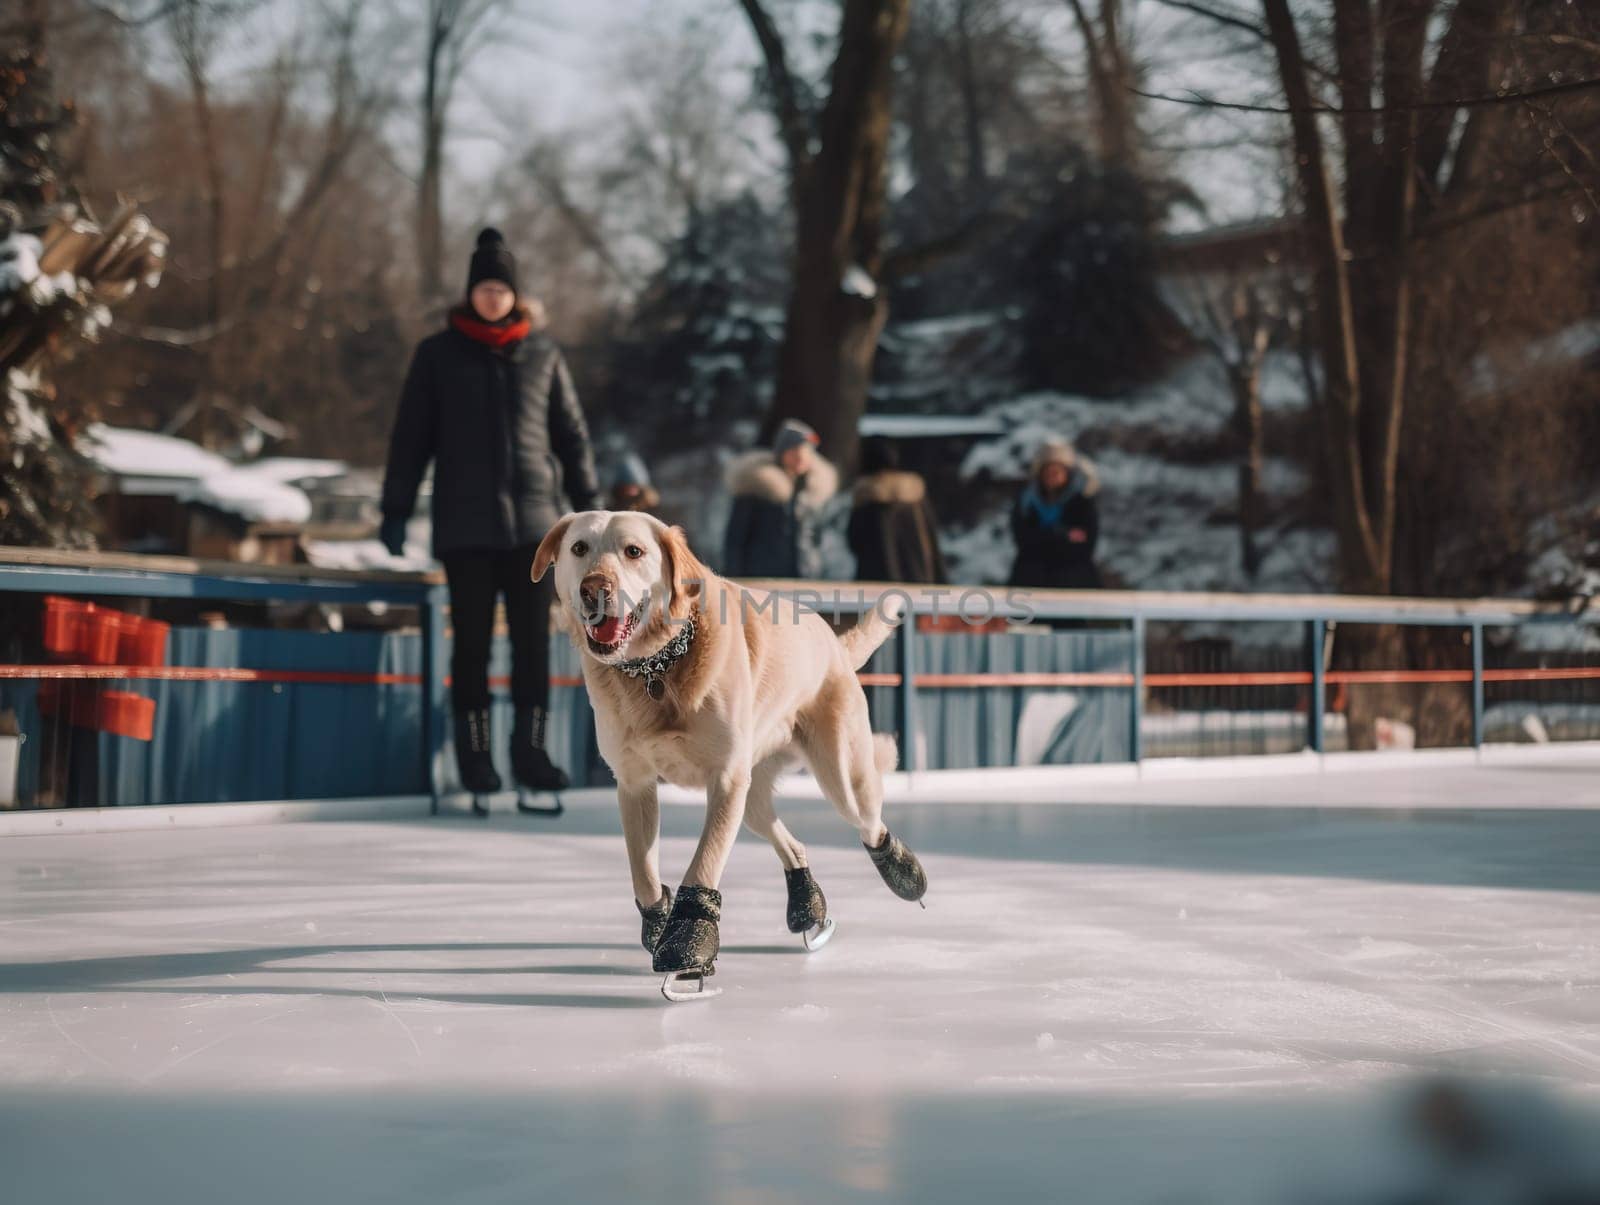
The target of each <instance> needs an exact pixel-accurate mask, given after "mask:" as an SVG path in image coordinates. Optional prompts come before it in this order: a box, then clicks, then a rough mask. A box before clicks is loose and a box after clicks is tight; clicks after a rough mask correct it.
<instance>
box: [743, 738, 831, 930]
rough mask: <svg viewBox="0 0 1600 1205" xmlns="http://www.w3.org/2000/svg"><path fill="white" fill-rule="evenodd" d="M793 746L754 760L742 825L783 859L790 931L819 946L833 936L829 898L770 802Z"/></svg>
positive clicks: (790, 761) (802, 849)
mask: <svg viewBox="0 0 1600 1205" xmlns="http://www.w3.org/2000/svg"><path fill="white" fill-rule="evenodd" d="M795 757H796V750H794V749H793V748H784V749H780V750H779V751H778V752H776V753H773V754H770V755H768V756H767V757H765V758H763V759H762V760H761V761H760V762H758V763H756V767H755V769H754V770H753V771H752V772H751V775H750V795H749V797H748V798H747V799H746V801H745V810H744V825H745V827H746V828H748V829H749V830H750V831H751V832H753V833H755V834H756V835H757V836H758V837H765V838H766V839H767V840H768V841H769V842H771V844H772V848H773V849H775V850H776V851H777V853H778V861H779V862H781V863H783V879H784V886H785V888H786V889H787V891H788V894H789V903H788V907H787V909H786V910H785V913H784V923H785V924H786V925H787V926H788V928H789V932H791V933H799V934H800V935H801V936H802V938H803V939H804V941H805V943H806V949H808V950H816V949H820V948H821V947H822V946H823V945H824V944H825V943H826V942H827V941H828V939H829V938H830V937H832V936H833V922H832V921H831V920H829V919H828V901H827V898H826V897H825V896H824V895H823V894H822V888H821V887H818V886H817V881H816V879H814V878H812V877H811V868H810V866H808V865H807V864H806V847H805V846H804V845H801V844H800V842H799V841H798V840H796V839H795V837H794V835H793V834H792V833H791V832H790V831H789V830H788V829H787V828H785V827H784V824H783V821H781V820H779V819H778V812H777V809H776V808H774V807H773V806H772V795H773V789H774V785H775V783H776V780H777V777H778V775H779V774H782V773H783V771H784V770H786V769H787V768H788V767H789V766H791V765H793V764H794V761H795Z"/></svg>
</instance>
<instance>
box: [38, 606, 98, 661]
mask: <svg viewBox="0 0 1600 1205" xmlns="http://www.w3.org/2000/svg"><path fill="white" fill-rule="evenodd" d="M90 610H92V608H91V606H90V605H89V604H88V603H81V602H79V601H78V600H77V599H75V598H60V597H58V596H56V595H54V594H52V595H48V596H46V598H45V600H44V647H45V650H46V651H47V652H50V653H54V654H55V655H57V656H59V657H72V656H76V655H77V652H78V649H79V648H80V646H81V645H82V644H83V626H84V623H85V618H86V616H87V615H88V613H89V611H90Z"/></svg>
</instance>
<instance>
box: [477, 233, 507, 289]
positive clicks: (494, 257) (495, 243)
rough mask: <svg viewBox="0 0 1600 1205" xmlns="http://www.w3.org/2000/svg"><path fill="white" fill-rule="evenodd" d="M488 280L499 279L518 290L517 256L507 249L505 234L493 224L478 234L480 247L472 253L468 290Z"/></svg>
mask: <svg viewBox="0 0 1600 1205" xmlns="http://www.w3.org/2000/svg"><path fill="white" fill-rule="evenodd" d="M486 280H498V281H500V282H502V283H503V284H506V285H508V286H510V288H511V291H512V292H513V293H515V292H516V291H517V261H516V257H515V256H513V255H512V254H511V252H510V251H509V250H507V249H506V240H505V236H504V235H502V234H501V233H500V232H499V231H498V230H496V229H495V228H494V227H493V226H485V227H484V228H483V230H482V231H480V232H479V234H478V249H477V250H476V251H474V252H473V253H472V267H471V268H470V269H468V271H467V292H469V293H470V292H472V290H473V287H474V286H476V285H479V284H482V283H483V282H484V281H486Z"/></svg>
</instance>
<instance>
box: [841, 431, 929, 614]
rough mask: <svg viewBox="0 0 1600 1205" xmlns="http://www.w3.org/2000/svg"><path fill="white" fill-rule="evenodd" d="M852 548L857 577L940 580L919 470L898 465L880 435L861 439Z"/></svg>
mask: <svg viewBox="0 0 1600 1205" xmlns="http://www.w3.org/2000/svg"><path fill="white" fill-rule="evenodd" d="M850 551H851V552H853V553H855V557H856V580H857V581H862V582H916V583H921V584H936V583H943V582H945V581H947V580H949V579H948V578H947V577H946V576H945V568H944V557H943V555H941V554H940V552H939V523H938V520H937V519H936V518H935V517H934V513H933V506H932V505H931V504H930V503H929V501H928V486H927V483H926V482H925V481H923V479H922V475H921V474H920V473H913V472H910V471H909V470H906V469H902V468H901V467H900V457H899V455H898V454H897V452H896V450H895V446H894V444H892V443H890V442H889V441H888V440H887V439H884V438H883V437H882V436H880V435H875V436H872V437H871V438H869V439H865V440H863V441H862V442H861V477H860V478H859V479H858V480H857V481H856V485H855V490H854V493H853V495H852V499H851V508H850Z"/></svg>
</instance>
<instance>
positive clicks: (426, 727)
mask: <svg viewBox="0 0 1600 1205" xmlns="http://www.w3.org/2000/svg"><path fill="white" fill-rule="evenodd" d="M743 584H744V585H746V586H749V587H753V588H758V589H770V590H772V591H773V592H775V593H778V594H782V595H786V596H790V597H795V598H797V599H799V600H800V601H802V602H804V603H806V604H807V605H809V606H811V607H812V608H813V609H816V610H819V611H820V612H821V613H823V614H824V615H828V614H829V612H830V607H829V606H828V605H827V603H828V601H829V600H830V599H831V600H832V602H833V606H832V607H831V612H832V617H833V618H834V619H835V620H838V619H840V618H842V617H845V616H848V615H850V614H852V613H853V614H856V615H859V614H861V613H863V612H864V611H866V610H867V609H868V608H869V607H871V606H873V605H875V604H876V603H877V602H878V601H879V599H881V598H883V597H885V596H887V595H897V596H900V597H901V598H903V599H904V600H905V601H906V602H907V604H908V607H907V609H908V610H909V612H910V613H911V614H912V615H915V616H919V617H922V616H927V617H930V619H931V620H932V621H933V622H930V623H929V624H927V625H926V629H927V630H923V629H924V625H923V624H920V623H918V624H913V623H901V624H899V625H898V627H897V629H896V632H897V635H896V637H895V640H894V648H893V656H894V661H895V669H894V670H893V671H892V672H884V671H882V670H867V671H864V672H862V673H861V674H860V681H861V683H862V685H863V686H867V687H886V688H889V689H892V690H894V691H895V693H896V707H895V713H896V721H897V722H896V727H897V729H898V731H899V736H900V741H901V748H902V749H903V750H911V751H915V750H918V748H919V744H918V727H919V724H918V707H917V692H918V691H920V690H930V691H937V690H961V689H974V688H976V689H989V688H992V689H1017V688H1024V689H1025V688H1039V689H1049V688H1062V689H1114V690H1125V691H1130V693H1131V698H1132V707H1131V709H1130V710H1131V717H1130V721H1129V730H1128V734H1127V736H1128V747H1129V750H1130V753H1131V757H1130V758H1129V760H1130V761H1131V762H1133V763H1136V764H1137V763H1140V762H1142V761H1143V760H1145V759H1144V757H1143V751H1142V748H1141V744H1140V741H1141V738H1140V730H1141V721H1142V720H1143V714H1144V702H1145V693H1146V692H1147V691H1148V690H1152V689H1163V688H1182V687H1246V686H1263V687H1270V686H1309V687H1311V689H1312V697H1313V698H1321V697H1323V695H1324V692H1325V691H1326V689H1327V688H1328V687H1329V686H1336V685H1341V684H1348V685H1362V684H1372V683H1386V684H1411V683H1416V684H1423V683H1454V684H1464V685H1470V686H1471V688H1472V746H1473V747H1474V748H1481V747H1482V745H1483V713H1484V702H1483V688H1484V686H1485V684H1489V683H1495V682H1516V681H1563V680H1567V681H1576V680H1585V679H1600V666H1571V667H1560V668H1511V669H1485V667H1484V665H1483V653H1484V648H1483V645H1484V631H1485V629H1486V628H1489V627H1509V626H1521V625H1527V624H1552V623H1553V624H1563V625H1569V626H1570V625H1581V624H1593V623H1595V622H1596V616H1595V614H1594V613H1592V612H1590V611H1588V610H1586V609H1584V608H1583V607H1582V606H1580V605H1575V604H1569V605H1559V604H1550V603H1534V602H1528V601H1524V600H1433V599H1402V598H1360V597H1353V596H1326V595H1300V596H1292V595H1276V596H1265V595H1221V594H1169V593H1156V592H1151V593H1133V592H1115V591H1027V592H1007V593H1006V595H1005V598H1006V602H1005V603H1003V604H1002V605H1000V606H999V607H993V606H992V604H993V603H994V600H995V598H996V597H997V596H998V595H999V593H1000V592H999V591H998V590H996V591H986V590H982V589H981V588H976V587H974V588H971V589H967V590H963V591H962V592H961V598H962V599H963V600H965V599H968V598H970V597H973V596H982V597H983V598H984V599H987V600H988V602H989V603H990V604H991V608H990V609H991V614H989V615H987V616H985V617H983V618H982V620H981V621H980V622H979V625H978V626H977V627H975V628H974V629H973V630H981V631H986V632H995V631H997V630H998V631H1004V630H1005V622H1017V623H1029V622H1034V621H1039V620H1044V621H1052V620H1069V621H1074V622H1091V623H1101V624H1110V625H1114V626H1120V627H1124V628H1125V629H1127V630H1128V631H1130V632H1131V633H1132V635H1133V638H1134V639H1133V641H1132V648H1131V654H1130V657H1129V662H1130V663H1129V665H1128V666H1127V668H1126V669H1118V670H1110V671H1093V672H1082V671H1016V672H1013V671H993V672H981V673H940V672H932V671H926V670H925V671H923V672H920V673H919V672H918V671H917V669H916V662H917V659H916V647H917V644H918V642H919V641H920V640H921V639H924V638H927V637H929V636H936V635H947V634H949V632H950V630H951V625H950V623H949V618H950V611H951V604H950V601H949V599H948V597H947V596H948V595H950V594H952V593H954V592H953V591H952V590H949V589H942V590H937V589H930V588H920V587H913V588H906V587H901V586H896V585H892V584H886V583H857V584H854V585H852V586H849V587H841V586H840V585H838V584H836V583H797V582H793V581H782V582H779V581H771V582H747V583H743ZM0 592H4V593H12V594H37V595H47V594H53V593H64V594H79V595H89V596H93V597H112V598H117V597H123V598H127V597H134V598H157V599H192V600H215V601H251V602H299V603H315V604H321V605H327V606H361V605H371V604H383V605H386V606H396V607H414V608H416V610H417V612H418V615H419V628H420V635H421V645H422V672H421V673H410V674H408V673H388V674H383V673H360V672H342V671H321V670H297V669H267V668H249V667H230V666H204V667H202V666H152V665H58V664H35V665H8V666H0V679H27V678H34V679H73V678H79V679H113V678H127V679H135V680H138V679H143V680H150V681H176V682H236V683H290V684H313V685H352V686H384V687H417V686H420V687H423V688H424V699H423V704H424V705H423V707H422V708H421V727H422V738H423V739H422V742H421V749H420V754H421V758H420V760H421V762H422V773H423V775H424V779H423V781H425V782H426V784H427V788H428V792H429V795H430V797H431V799H432V800H433V807H434V809H435V810H437V807H438V800H439V795H440V784H439V774H438V767H439V761H440V756H441V751H442V749H443V747H444V741H445V733H446V728H447V718H448V709H447V705H446V698H447V696H446V691H447V688H448V685H449V678H448V675H447V674H446V672H445V669H446V666H447V663H448V656H447V648H446V643H447V630H446V626H445V616H446V614H447V607H448V600H447V595H446V591H445V587H444V583H443V579H442V577H441V576H440V575H439V574H436V573H422V574H418V573H381V572H380V573H367V572H350V571H339V570H327V569H316V568H312V567H308V566H257V565H248V566H247V565H241V564H238V563H234V562H205V561H195V560H190V559H187V558H174V557H143V556H134V555H120V554H98V553H63V552H51V551H42V550H34V549H12V548H0ZM1023 595H1025V598H1023V599H1022V603H1021V605H1013V604H1014V602H1015V600H1016V599H1017V598H1018V597H1019V596H1023ZM996 616H998V618H999V620H1002V621H1005V622H997V619H996ZM940 619H942V620H943V621H944V624H943V626H939V623H938V620H940ZM1151 622H1193V623H1216V622H1274V623H1285V622H1290V623H1299V624H1301V625H1303V626H1304V630H1305V647H1306V649H1307V659H1308V665H1307V668H1306V669H1304V670H1293V671H1265V672H1189V673H1161V672H1156V673H1148V672H1146V670H1145V634H1146V628H1147V625H1148V624H1149V623H1151ZM1337 623H1357V624H1391V625H1399V626H1408V625H1424V626H1452V627H1462V628H1464V629H1466V630H1467V632H1468V633H1470V636H1469V641H1470V645H1471V656H1472V667H1471V668H1470V669H1444V670H1406V669H1392V670H1331V669H1327V668H1326V667H1325V665H1324V663H1323V658H1322V657H1321V656H1319V655H1317V653H1318V652H1319V651H1320V650H1321V649H1322V648H1323V646H1324V637H1325V635H1326V633H1327V631H1328V628H1329V625H1330V624H1337ZM492 684H493V685H494V686H496V687H497V688H501V689H503V688H504V686H505V679H504V678H496V679H493V680H492ZM552 684H553V685H554V686H557V687H561V688H568V689H570V688H576V687H579V686H581V685H582V678H581V676H579V675H575V674H564V675H557V676H555V677H553V678H552ZM1323 711H1324V708H1322V707H1308V708H1307V716H1306V725H1307V727H1306V745H1307V748H1308V750H1309V751H1311V752H1316V753H1321V752H1324V751H1325V750H1324V743H1325V742H1324V739H1323V737H1324V733H1323V726H1324V717H1323ZM912 756H913V760H915V754H913V755H912ZM912 768H921V767H918V766H913V767H912Z"/></svg>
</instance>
